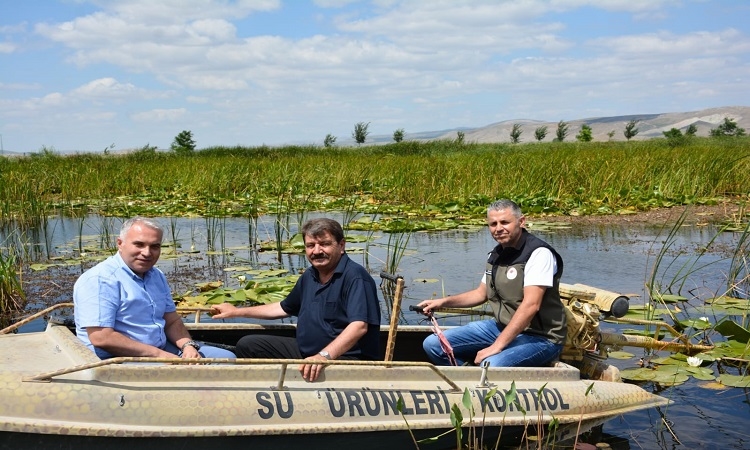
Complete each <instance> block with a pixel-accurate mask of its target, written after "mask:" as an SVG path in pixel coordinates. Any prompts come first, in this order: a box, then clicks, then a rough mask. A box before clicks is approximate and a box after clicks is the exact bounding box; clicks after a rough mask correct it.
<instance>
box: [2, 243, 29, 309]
mask: <svg viewBox="0 0 750 450" xmlns="http://www.w3.org/2000/svg"><path fill="white" fill-rule="evenodd" d="M19 269H20V268H19V265H18V264H17V257H16V255H15V254H14V253H13V252H12V251H6V252H3V251H2V250H0V317H4V318H8V317H10V316H13V315H16V314H18V313H20V312H21V311H23V308H24V307H25V306H26V295H25V294H24V291H23V285H22V282H21V278H20V277H19V275H18V274H19V273H21V272H20V270H19Z"/></svg>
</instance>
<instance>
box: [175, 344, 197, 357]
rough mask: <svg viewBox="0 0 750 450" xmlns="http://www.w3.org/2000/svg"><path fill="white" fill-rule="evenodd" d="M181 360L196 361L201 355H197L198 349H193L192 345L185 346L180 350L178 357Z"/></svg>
mask: <svg viewBox="0 0 750 450" xmlns="http://www.w3.org/2000/svg"><path fill="white" fill-rule="evenodd" d="M180 357H181V358H182V359H198V358H202V356H201V354H200V353H198V349H197V348H195V347H193V346H192V345H186V346H185V348H183V349H182V355H180Z"/></svg>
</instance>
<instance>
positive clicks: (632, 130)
mask: <svg viewBox="0 0 750 450" xmlns="http://www.w3.org/2000/svg"><path fill="white" fill-rule="evenodd" d="M638 122H640V121H639V120H635V119H633V120H631V121H629V122H628V123H626V124H625V130H624V131H623V132H622V134H623V135H625V139H627V140H630V139H632V138H634V137H635V136H636V135H637V134H638V128H636V127H635V126H636V125H638Z"/></svg>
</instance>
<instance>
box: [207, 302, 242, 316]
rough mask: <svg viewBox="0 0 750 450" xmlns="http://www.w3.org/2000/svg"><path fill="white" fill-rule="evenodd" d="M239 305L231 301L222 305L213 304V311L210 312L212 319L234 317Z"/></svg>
mask: <svg viewBox="0 0 750 450" xmlns="http://www.w3.org/2000/svg"><path fill="white" fill-rule="evenodd" d="M236 310H237V307H236V306H234V305H233V304H231V303H222V304H220V305H213V306H212V307H211V311H210V312H209V313H208V315H209V316H211V318H212V319H227V318H229V317H232V315H233V313H234V311H236Z"/></svg>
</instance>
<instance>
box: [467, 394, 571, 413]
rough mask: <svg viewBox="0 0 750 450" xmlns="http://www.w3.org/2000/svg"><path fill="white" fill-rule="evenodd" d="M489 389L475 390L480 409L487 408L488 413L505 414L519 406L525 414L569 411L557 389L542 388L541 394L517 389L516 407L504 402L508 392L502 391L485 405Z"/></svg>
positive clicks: (568, 405)
mask: <svg viewBox="0 0 750 450" xmlns="http://www.w3.org/2000/svg"><path fill="white" fill-rule="evenodd" d="M489 391H490V390H489V389H477V391H476V394H477V397H479V403H481V404H482V408H483V409H484V408H485V407H486V408H487V411H488V412H505V411H506V409H507V411H518V410H519V408H518V406H519V405H520V406H521V407H522V408H523V409H524V410H525V411H526V412H528V411H564V410H568V409H570V404H568V403H565V400H563V397H562V394H561V393H560V391H559V390H558V389H557V388H553V389H550V388H544V389H542V390H541V392H539V391H537V390H534V389H517V390H516V398H517V399H518V405H517V404H516V403H515V402H511V403H510V404H509V405H507V404H506V402H505V396H506V395H507V394H508V392H509V391H508V390H504V391H503V394H500V392H499V391H498V392H496V393H495V395H493V396H492V397H491V398H490V399H489V401H487V402H486V403H485V401H484V398H485V397H486V396H487V393H488V392H489Z"/></svg>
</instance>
